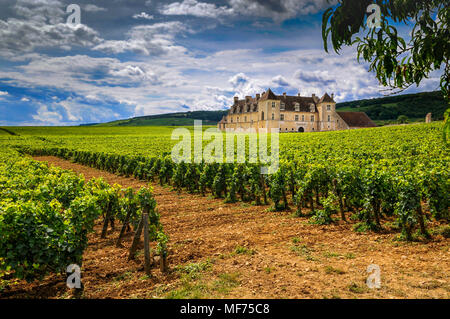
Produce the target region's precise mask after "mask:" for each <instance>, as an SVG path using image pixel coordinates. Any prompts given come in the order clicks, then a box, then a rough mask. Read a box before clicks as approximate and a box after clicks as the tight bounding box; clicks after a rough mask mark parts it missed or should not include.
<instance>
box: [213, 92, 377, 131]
mask: <svg viewBox="0 0 450 319" xmlns="http://www.w3.org/2000/svg"><path fill="white" fill-rule="evenodd" d="M217 126H218V128H219V129H220V130H228V129H230V130H235V129H249V128H253V129H255V130H257V131H258V130H259V129H262V128H265V129H267V130H268V131H270V130H271V129H273V128H276V129H279V130H280V132H322V131H336V130H348V129H356V128H364V127H375V126H376V125H375V123H373V122H372V120H371V119H370V118H369V117H368V116H367V114H366V113H363V112H336V102H335V101H334V94H331V96H329V95H328V94H327V93H325V95H324V96H322V98H319V97H317V96H316V95H315V94H313V95H312V96H311V97H306V96H300V93H299V94H298V95H297V96H289V95H286V93H283V95H275V94H274V93H273V92H272V90H270V89H269V90H268V91H267V92H263V93H262V94H256V97H251V96H246V97H245V100H239V98H238V97H235V98H234V104H233V106H231V108H230V110H229V111H228V114H227V115H226V116H224V117H223V118H222V120H221V121H220V122H219V123H218V124H217Z"/></svg>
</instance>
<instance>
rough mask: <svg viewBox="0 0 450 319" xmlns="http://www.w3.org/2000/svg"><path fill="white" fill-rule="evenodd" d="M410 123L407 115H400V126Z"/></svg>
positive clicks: (398, 119)
mask: <svg viewBox="0 0 450 319" xmlns="http://www.w3.org/2000/svg"><path fill="white" fill-rule="evenodd" d="M408 121H409V119H408V117H407V116H406V115H400V116H399V117H398V118H397V122H398V124H407V123H408Z"/></svg>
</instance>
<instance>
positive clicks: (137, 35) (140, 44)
mask: <svg viewBox="0 0 450 319" xmlns="http://www.w3.org/2000/svg"><path fill="white" fill-rule="evenodd" d="M187 31H188V29H187V27H186V26H185V25H184V24H182V23H181V22H178V21H173V22H161V23H155V24H151V25H142V26H137V27H134V28H132V29H131V30H130V32H128V39H126V40H109V41H104V42H102V43H101V44H99V45H97V46H95V47H94V50H100V51H106V52H110V53H114V54H117V53H124V52H134V53H138V54H143V55H162V54H172V53H173V54H179V53H183V52H185V48H183V47H181V46H178V45H176V44H175V42H174V38H175V35H177V34H179V33H183V32H187Z"/></svg>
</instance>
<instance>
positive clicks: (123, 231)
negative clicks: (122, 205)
mask: <svg viewBox="0 0 450 319" xmlns="http://www.w3.org/2000/svg"><path fill="white" fill-rule="evenodd" d="M130 216H131V209H130V210H129V211H128V212H127V216H125V221H124V222H123V226H122V229H121V230H120V234H119V238H117V242H116V247H121V246H122V244H121V243H122V237H123V235H124V234H125V231H126V230H127V227H128V225H129V221H130Z"/></svg>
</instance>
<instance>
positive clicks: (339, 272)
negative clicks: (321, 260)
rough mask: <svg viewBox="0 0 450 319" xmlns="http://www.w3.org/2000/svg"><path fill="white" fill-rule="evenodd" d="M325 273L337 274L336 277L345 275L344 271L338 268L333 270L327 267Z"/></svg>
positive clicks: (331, 267)
mask: <svg viewBox="0 0 450 319" xmlns="http://www.w3.org/2000/svg"><path fill="white" fill-rule="evenodd" d="M325 272H326V273H327V274H338V275H343V274H345V271H344V270H342V269H339V268H334V267H333V266H327V267H325Z"/></svg>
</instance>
